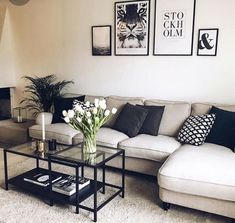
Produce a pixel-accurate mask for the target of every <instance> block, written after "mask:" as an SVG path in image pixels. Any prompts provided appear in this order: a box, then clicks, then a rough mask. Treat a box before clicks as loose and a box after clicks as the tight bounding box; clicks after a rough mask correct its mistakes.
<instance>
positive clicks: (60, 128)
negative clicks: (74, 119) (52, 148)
mask: <svg viewBox="0 0 235 223" xmlns="http://www.w3.org/2000/svg"><path fill="white" fill-rule="evenodd" d="M45 128H46V139H47V140H51V139H56V141H57V142H58V143H62V144H66V145H72V144H75V143H79V142H81V140H80V141H78V140H77V141H76V142H75V141H73V137H74V136H79V135H82V133H79V132H78V131H77V130H75V129H73V128H71V127H70V126H69V125H67V124H65V123H55V124H51V125H46V127H45ZM29 135H30V137H32V138H35V139H41V138H42V126H41V125H34V126H32V127H30V128H29ZM81 138H82V137H81Z"/></svg>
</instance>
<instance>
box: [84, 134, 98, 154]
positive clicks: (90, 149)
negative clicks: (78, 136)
mask: <svg viewBox="0 0 235 223" xmlns="http://www.w3.org/2000/svg"><path fill="white" fill-rule="evenodd" d="M83 140H84V141H83V152H84V153H89V154H92V153H95V152H96V135H93V136H84V139H83Z"/></svg>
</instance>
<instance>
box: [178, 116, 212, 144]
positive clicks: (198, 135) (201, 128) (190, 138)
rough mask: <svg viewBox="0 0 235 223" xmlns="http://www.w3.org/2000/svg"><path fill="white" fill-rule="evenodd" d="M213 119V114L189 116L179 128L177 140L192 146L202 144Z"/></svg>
mask: <svg viewBox="0 0 235 223" xmlns="http://www.w3.org/2000/svg"><path fill="white" fill-rule="evenodd" d="M215 119H216V115H215V114H205V115H198V116H190V117H189V118H188V119H187V120H186V121H185V123H184V125H183V127H182V129H181V130H180V132H179V134H178V140H179V141H180V142H182V143H187V144H191V145H194V146H200V145H202V144H203V143H204V142H205V139H206V137H207V135H208V134H209V132H210V131H211V128H212V126H213V124H214V122H215Z"/></svg>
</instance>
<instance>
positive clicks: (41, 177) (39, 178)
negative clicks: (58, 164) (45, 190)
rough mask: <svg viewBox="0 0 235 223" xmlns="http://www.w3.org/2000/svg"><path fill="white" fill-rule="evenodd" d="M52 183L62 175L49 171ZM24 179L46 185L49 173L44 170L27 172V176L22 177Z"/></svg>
mask: <svg viewBox="0 0 235 223" xmlns="http://www.w3.org/2000/svg"><path fill="white" fill-rule="evenodd" d="M51 177H52V183H55V182H56V181H58V180H60V179H61V178H62V176H61V175H60V174H56V173H51ZM24 181H27V182H29V183H33V184H36V185H39V186H42V187H47V186H48V185H49V175H48V172H45V171H41V170H39V171H37V172H32V173H29V174H28V175H27V176H25V177H24Z"/></svg>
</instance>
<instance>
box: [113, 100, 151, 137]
mask: <svg viewBox="0 0 235 223" xmlns="http://www.w3.org/2000/svg"><path fill="white" fill-rule="evenodd" d="M147 114H148V110H147V109H145V108H141V107H139V106H135V105H131V104H129V103H127V104H126V105H125V106H124V107H123V109H122V111H121V112H120V114H119V116H118V117H117V119H116V121H115V123H114V126H113V129H115V130H117V131H120V132H123V133H125V134H126V135H128V136H129V137H134V136H136V135H137V134H138V133H139V131H140V128H141V126H142V125H143V123H144V120H145V118H146V116H147Z"/></svg>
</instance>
